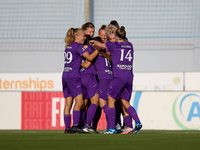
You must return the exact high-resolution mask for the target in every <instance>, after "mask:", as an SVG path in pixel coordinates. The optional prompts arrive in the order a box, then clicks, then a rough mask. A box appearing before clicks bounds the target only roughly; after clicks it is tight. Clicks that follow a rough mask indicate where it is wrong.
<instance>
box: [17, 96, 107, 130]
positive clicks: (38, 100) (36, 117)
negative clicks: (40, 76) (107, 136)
mask: <svg viewBox="0 0 200 150" xmlns="http://www.w3.org/2000/svg"><path fill="white" fill-rule="evenodd" d="M64 105H65V98H64V97H63V93H62V92H22V108H21V109H22V111H21V112H22V113H21V116H22V119H21V121H22V122H21V129H24V130H33V129H37V130H40V129H41V130H50V129H52V130H57V129H63V130H64V129H65V125H64V120H63V109H64ZM97 129H99V130H103V129H106V118H105V114H104V112H103V111H102V115H101V118H100V120H99V123H98V127H97Z"/></svg>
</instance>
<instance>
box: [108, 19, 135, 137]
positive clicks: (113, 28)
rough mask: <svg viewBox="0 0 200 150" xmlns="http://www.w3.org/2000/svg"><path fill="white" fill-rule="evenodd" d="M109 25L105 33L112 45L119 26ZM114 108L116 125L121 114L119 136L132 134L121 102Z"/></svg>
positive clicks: (127, 115) (130, 123) (130, 119)
mask: <svg viewBox="0 0 200 150" xmlns="http://www.w3.org/2000/svg"><path fill="white" fill-rule="evenodd" d="M111 23H113V24H109V25H108V26H107V28H106V33H107V36H108V39H109V41H110V42H111V43H114V42H115V41H116V35H115V32H116V30H117V29H118V28H117V26H118V27H119V24H118V23H117V21H111ZM118 107H119V108H118ZM115 108H116V120H117V122H118V123H119V122H120V124H121V119H120V117H121V113H120V111H121V112H122V116H123V122H124V125H123V126H124V128H123V132H121V134H130V133H132V132H133V125H132V118H131V117H130V116H129V114H128V112H127V110H126V109H125V108H124V106H122V104H121V101H118V103H116V107H115ZM117 108H118V109H117ZM119 109H120V111H119Z"/></svg>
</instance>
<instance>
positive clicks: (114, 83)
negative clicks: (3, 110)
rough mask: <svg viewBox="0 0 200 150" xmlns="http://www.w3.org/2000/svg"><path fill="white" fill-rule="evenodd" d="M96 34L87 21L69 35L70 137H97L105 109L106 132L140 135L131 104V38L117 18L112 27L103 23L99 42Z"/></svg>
mask: <svg viewBox="0 0 200 150" xmlns="http://www.w3.org/2000/svg"><path fill="white" fill-rule="evenodd" d="M94 30H95V26H94V25H93V24H92V23H91V22H87V23H85V24H83V25H82V28H75V29H74V28H70V29H69V30H68V32H67V34H66V38H65V43H66V48H65V52H64V70H63V75H62V85H63V94H64V97H65V99H66V103H65V108H64V122H65V128H66V129H65V133H98V132H97V131H96V128H97V124H98V121H99V119H100V116H101V111H102V109H103V110H104V112H105V114H106V120H107V129H106V131H105V132H102V133H103V134H116V133H121V134H130V133H133V134H135V133H139V131H140V129H141V128H142V124H141V122H140V120H139V117H138V115H137V112H136V111H135V109H134V108H133V107H132V106H131V105H130V103H129V101H130V98H131V93H132V82H133V72H132V64H133V52H134V50H133V46H132V44H131V43H130V42H128V39H127V38H126V31H125V27H124V26H121V27H119V24H118V23H117V21H115V20H113V21H111V22H110V24H109V25H108V26H106V25H102V26H101V27H100V29H99V31H98V35H97V37H95V38H93V36H94ZM74 101H75V103H74V107H73V115H72V116H73V118H72V120H73V126H72V127H70V124H71V115H70V110H71V108H72V104H73V102H74ZM121 113H122V116H123V118H124V120H123V123H124V126H123V129H122V127H121V119H120V116H121ZM132 119H133V120H134V121H135V127H134V128H133V125H132Z"/></svg>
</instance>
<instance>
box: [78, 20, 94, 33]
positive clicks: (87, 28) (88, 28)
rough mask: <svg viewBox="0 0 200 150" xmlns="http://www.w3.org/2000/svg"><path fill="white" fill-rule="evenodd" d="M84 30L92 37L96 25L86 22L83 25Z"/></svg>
mask: <svg viewBox="0 0 200 150" xmlns="http://www.w3.org/2000/svg"><path fill="white" fill-rule="evenodd" d="M81 28H82V29H83V30H84V33H85V35H90V37H93V36H94V28H95V26H94V25H93V23H91V22H86V23H85V24H83V25H82V27H81Z"/></svg>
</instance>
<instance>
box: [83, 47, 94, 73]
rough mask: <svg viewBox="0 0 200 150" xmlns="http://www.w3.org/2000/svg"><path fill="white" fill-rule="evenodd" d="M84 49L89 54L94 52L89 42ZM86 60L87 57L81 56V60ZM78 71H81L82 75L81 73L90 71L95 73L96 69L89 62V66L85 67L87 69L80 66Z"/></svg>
mask: <svg viewBox="0 0 200 150" xmlns="http://www.w3.org/2000/svg"><path fill="white" fill-rule="evenodd" d="M86 51H87V52H88V53H89V54H91V53H93V52H94V51H93V49H92V46H91V45H90V44H87V48H86ZM86 61H87V59H86V58H84V57H83V58H82V62H86ZM80 72H81V76H82V75H86V74H90V73H91V74H95V75H96V70H95V67H94V65H93V64H91V65H90V67H89V68H87V69H86V68H84V67H81V70H80Z"/></svg>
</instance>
